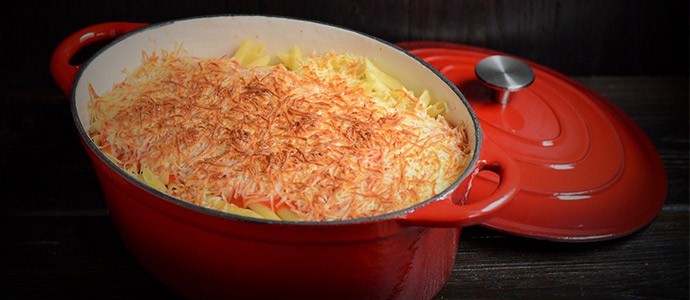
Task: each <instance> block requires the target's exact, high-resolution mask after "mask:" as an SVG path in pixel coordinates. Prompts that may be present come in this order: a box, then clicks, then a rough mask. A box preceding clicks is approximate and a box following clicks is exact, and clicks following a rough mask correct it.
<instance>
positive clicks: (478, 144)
mask: <svg viewBox="0 0 690 300" xmlns="http://www.w3.org/2000/svg"><path fill="white" fill-rule="evenodd" d="M232 17H241V18H247V17H248V18H253V17H261V18H271V19H283V20H287V21H300V22H305V23H307V24H309V23H311V24H315V25H321V26H327V27H333V28H337V29H341V30H344V31H349V32H351V33H354V34H356V35H359V36H361V37H363V38H365V39H372V40H374V41H376V42H379V43H382V44H384V45H386V46H389V47H391V48H393V49H395V50H397V51H398V52H399V53H401V54H404V55H407V56H408V57H410V58H412V59H414V60H416V61H417V62H418V63H420V64H421V65H422V66H424V67H426V68H427V69H429V70H430V71H432V72H433V73H434V74H435V75H436V76H437V77H439V79H441V80H442V81H443V82H444V83H445V84H446V85H447V86H448V87H449V88H450V89H451V90H452V91H453V93H454V94H455V95H456V96H458V98H459V99H460V101H461V102H462V104H463V105H464V106H465V108H466V109H467V111H468V114H469V115H470V117H471V120H472V126H473V128H474V132H475V134H474V136H475V146H474V149H473V156H472V158H471V160H470V162H469V164H468V165H467V167H466V168H465V170H464V171H463V173H462V174H461V175H460V176H459V177H458V179H457V180H455V181H454V182H453V184H451V185H450V186H449V187H447V188H446V189H445V190H443V191H442V192H440V193H438V194H436V195H435V196H433V197H431V198H429V199H427V200H424V201H422V202H419V203H417V204H415V205H412V206H409V207H406V208H404V209H401V210H397V211H394V212H390V213H386V214H380V215H375V216H371V217H364V218H355V219H346V220H335V221H316V222H314V221H285V220H269V219H258V218H251V217H245V216H241V215H236V214H231V213H226V212H222V211H219V210H215V209H211V208H206V207H203V206H200V205H196V204H193V203H190V202H187V201H185V200H182V199H179V198H176V197H173V196H171V195H168V194H166V193H164V192H161V191H159V190H157V189H155V188H153V187H151V186H149V185H147V184H145V183H143V182H140V181H139V180H137V179H135V178H133V177H132V176H131V175H130V174H129V173H127V172H126V171H125V170H123V169H122V168H121V167H119V166H118V165H116V164H115V163H114V162H112V161H111V160H110V159H108V158H107V157H106V156H105V154H104V153H103V152H102V151H101V150H100V149H98V147H97V146H96V144H95V143H94V142H93V140H92V139H91V138H90V137H89V135H88V132H87V130H86V129H85V127H84V125H83V124H82V122H81V120H80V119H79V115H78V111H77V105H76V102H77V101H76V94H77V93H76V87H77V83H78V82H79V81H80V79H81V77H82V74H83V72H84V70H86V69H87V68H88V66H89V65H90V64H91V62H92V61H93V60H94V59H96V58H97V57H98V56H99V55H101V53H103V52H105V51H107V50H108V49H109V48H111V47H113V46H114V45H116V44H118V43H120V42H122V41H123V40H125V39H127V38H129V37H131V36H134V35H137V34H140V33H142V32H144V31H146V30H151V29H155V28H159V27H164V26H167V25H171V24H173V23H175V22H180V21H193V20H201V19H210V18H232ZM70 90H71V95H70V97H69V101H70V110H71V113H72V118H73V121H74V123H75V125H76V127H77V130H78V132H79V135H80V138H81V139H82V140H83V141H84V142H85V144H86V145H87V147H88V148H89V150H90V151H92V152H93V153H94V154H95V156H96V157H98V159H100V160H101V161H102V162H103V163H105V165H106V166H108V168H109V169H111V170H113V171H115V172H116V173H117V174H118V175H119V176H120V177H122V178H123V179H125V180H127V181H128V182H129V183H131V184H133V185H135V186H137V187H139V188H141V189H143V190H145V191H147V192H149V193H151V194H153V195H154V196H156V198H158V199H161V200H165V201H168V202H170V203H172V204H176V205H178V206H182V207H184V208H186V209H190V210H192V211H195V212H199V213H202V214H205V215H210V216H213V217H218V218H223V219H231V220H235V221H242V222H250V223H258V224H279V225H298V226H307V227H308V226H337V225H353V224H363V223H372V222H380V221H386V220H395V219H396V218H398V217H401V216H403V215H405V214H408V213H411V212H413V211H414V210H416V209H418V208H420V207H423V206H426V205H429V204H431V203H433V202H435V201H437V200H440V199H444V198H446V197H448V196H449V195H450V194H451V193H452V192H454V191H455V190H456V189H457V188H458V187H459V186H460V184H461V183H462V182H463V181H464V180H465V179H467V178H468V176H469V175H470V174H471V173H472V172H474V169H475V168H476V165H477V162H478V160H479V156H480V152H481V148H482V141H483V133H482V129H481V126H480V125H479V120H478V119H477V115H476V114H475V112H474V110H473V109H472V107H471V106H470V104H469V102H468V101H467V99H466V98H465V95H464V94H462V92H460V90H459V89H458V88H457V86H455V84H453V82H451V81H450V79H448V78H447V77H446V76H445V75H443V74H442V73H441V72H440V71H439V70H437V69H436V68H434V67H433V66H431V65H430V64H429V63H427V62H426V61H424V60H422V59H421V58H418V57H416V56H415V55H413V54H412V53H410V52H409V51H407V50H405V49H403V48H401V47H399V46H397V45H395V44H393V43H391V42H388V41H385V40H383V39H381V38H378V37H375V36H372V35H369V34H366V33H363V32H360V31H357V30H354V29H351V28H347V27H343V26H338V25H334V24H330V23H327V22H323V21H314V20H308V19H300V18H294V17H286V16H278V15H269V14H266V15H260V14H211V15H201V16H193V17H186V18H180V19H174V20H169V21H162V22H157V23H152V24H150V25H147V26H144V27H141V28H137V29H134V30H132V31H129V32H126V33H124V34H122V35H121V36H118V37H116V38H115V39H113V40H112V41H111V42H109V43H108V44H107V45H105V46H103V47H102V48H100V49H98V50H97V51H96V52H95V53H94V54H93V55H91V57H89V58H88V59H87V60H86V61H85V62H84V63H83V64H82V65H81V67H80V68H79V70H78V71H77V74H76V76H75V79H74V82H73V84H72V87H71V88H70Z"/></svg>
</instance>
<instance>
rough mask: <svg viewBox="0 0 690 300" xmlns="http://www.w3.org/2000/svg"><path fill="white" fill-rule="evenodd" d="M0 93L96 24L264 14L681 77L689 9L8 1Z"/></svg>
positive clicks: (646, 1)
mask: <svg viewBox="0 0 690 300" xmlns="http://www.w3.org/2000/svg"><path fill="white" fill-rule="evenodd" d="M9 6H10V7H9V9H7V8H6V9H5V14H6V16H5V18H3V19H4V25H3V26H2V29H0V30H1V32H2V41H3V43H2V44H3V46H2V47H1V48H2V50H0V51H2V52H4V55H3V59H2V60H1V61H2V67H1V68H2V70H5V72H2V80H0V82H2V85H3V86H10V87H11V86H18V85H19V86H21V85H35V84H37V83H39V84H45V85H50V84H52V78H51V77H50V73H49V71H48V61H49V57H50V54H51V52H52V50H53V49H54V48H55V47H56V46H57V44H58V43H59V42H60V41H61V40H62V39H64V38H65V37H66V36H67V35H68V34H70V33H72V32H74V31H77V30H79V29H81V28H84V27H86V26H89V25H93V24H96V23H101V22H110V21H130V22H146V23H156V22H163V21H168V20H174V19H179V18H188V17H193V16H203V15H213V14H268V15H280V16H289V17H295V18H301V19H309V20H316V21H322V22H326V23H331V24H335V25H340V26H344V27H347V28H351V29H354V30H357V31H361V32H364V33H367V34H369V35H373V36H376V37H379V38H382V39H384V40H387V41H390V42H400V41H410V40H437V41H450V42H457V43H463V44H467V45H472V46H477V47H483V48H489V49H493V50H498V51H501V52H505V53H509V54H513V55H517V56H520V57H523V58H525V59H528V60H531V61H533V62H536V63H539V64H542V65H545V66H547V67H550V68H552V69H555V70H557V71H560V72H562V73H564V74H566V75H570V76H590V75H641V76H657V75H670V76H687V75H688V39H689V35H690V34H689V32H688V14H689V10H688V1H687V0H680V1H678V0H674V1H653V0H606V1H599V0H597V1H582V0H494V1H479V0H454V1H439V0H433V1H415V0H403V1H391V0H389V1H385V0H350V1H309V0H290V1H278V0H259V1H248V0H243V1H180V0H176V1H162V0H161V1H142V0H128V1H121V0H120V1H93V0H92V1H45V2H36V1H10V2H9Z"/></svg>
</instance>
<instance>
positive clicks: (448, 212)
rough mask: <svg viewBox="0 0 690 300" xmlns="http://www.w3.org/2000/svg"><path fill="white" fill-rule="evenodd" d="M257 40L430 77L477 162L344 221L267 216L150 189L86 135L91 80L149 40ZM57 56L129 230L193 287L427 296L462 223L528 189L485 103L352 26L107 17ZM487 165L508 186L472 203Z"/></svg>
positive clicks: (218, 293) (221, 291) (129, 61)
mask: <svg viewBox="0 0 690 300" xmlns="http://www.w3.org/2000/svg"><path fill="white" fill-rule="evenodd" d="M246 38H253V39H255V40H256V41H261V42H264V43H265V44H266V50H267V51H269V52H271V53H276V52H278V51H287V50H288V49H289V48H290V47H292V46H293V45H297V46H299V47H300V48H301V49H302V50H303V53H310V52H311V51H316V52H319V53H323V52H325V51H328V50H339V51H340V50H344V51H348V52H350V53H354V54H357V55H363V56H366V57H369V58H370V59H372V60H373V62H374V63H375V64H377V65H378V66H379V67H380V68H381V69H382V70H384V71H386V72H387V73H389V74H391V75H393V76H394V77H397V78H399V79H400V80H401V81H402V82H403V83H404V84H405V86H406V87H408V88H410V89H412V90H414V91H421V90H423V89H428V90H429V91H430V92H431V94H432V95H433V96H434V97H435V98H436V99H444V100H445V101H447V104H448V107H449V109H448V111H447V112H446V114H445V117H446V119H447V120H448V121H449V122H450V123H452V124H457V123H458V122H461V121H463V120H464V121H465V122H467V131H468V134H469V136H470V145H471V147H472V149H473V151H474V155H473V157H472V160H471V164H470V165H469V167H468V168H467V170H466V171H465V172H464V173H463V174H462V176H461V177H460V178H458V179H457V180H456V181H455V182H454V183H453V184H452V186H450V187H449V188H448V189H446V190H445V191H443V192H442V193H440V194H438V195H436V196H435V197H433V198H431V199H428V200H426V201H424V202H422V203H420V204H418V205H415V206H412V207H409V208H407V209H405V210H401V211H397V212H393V213H390V214H386V215H381V216H375V217H370V218H361V219H354V220H346V221H333V222H287V221H270V220H257V219H252V218H245V217H242V216H236V215H231V214H227V213H223V212H218V211H215V210H211V209H205V208H202V207H198V206H196V205H193V204H190V203H187V202H185V201H181V200H179V199H176V198H173V197H170V196H168V195H166V194H164V193H161V192H159V191H157V190H155V189H153V188H150V187H148V186H146V185H145V184H142V183H140V182H139V181H137V180H136V179H134V178H132V177H130V176H129V175H128V174H127V173H126V172H124V171H122V170H121V169H120V168H118V167H117V166H116V165H114V164H113V163H112V162H110V161H109V160H108V159H107V158H106V157H105V155H104V154H103V153H102V152H100V150H98V148H97V147H96V146H95V144H94V143H93V142H92V141H91V139H90V138H89V137H88V135H87V130H88V128H89V126H90V125H89V120H90V119H89V116H88V112H87V102H88V100H89V92H88V89H87V85H88V84H92V85H93V87H94V89H95V90H96V92H97V93H103V92H104V91H106V90H109V89H111V88H112V86H113V84H114V83H116V82H119V81H121V80H123V79H124V73H123V70H125V69H128V70H132V69H134V68H135V67H136V66H137V65H138V64H139V63H140V62H141V54H142V50H145V51H147V52H148V53H150V52H152V51H157V50H160V49H168V50H171V49H173V48H174V47H175V46H176V45H183V47H184V48H185V49H187V50H188V51H189V53H190V54H193V55H196V56H207V55H222V54H226V55H227V54H230V53H234V50H235V49H236V48H237V46H238V45H239V43H240V42H241V41H243V40H244V39H246ZM102 40H113V41H112V42H110V43H108V45H106V46H104V47H103V48H102V49H101V50H100V51H99V52H97V53H96V54H95V55H93V56H92V57H91V58H90V59H89V60H88V61H87V62H85V63H84V64H81V65H71V64H70V60H71V59H72V58H73V57H74V55H75V54H76V53H77V51H79V50H80V49H83V48H84V47H85V46H87V45H90V44H93V43H94V42H97V41H102ZM50 67H51V72H52V74H53V76H54V78H55V81H56V82H57V83H58V85H59V86H60V88H61V89H62V90H63V92H64V93H65V94H66V95H67V96H68V97H69V100H70V105H71V109H72V114H73V118H74V123H75V125H76V129H77V131H78V134H79V136H80V138H81V141H82V142H83V145H84V148H85V149H86V151H87V153H88V155H89V157H90V159H91V162H92V165H93V167H94V169H95V171H96V174H97V176H98V180H99V183H100V185H101V189H102V191H103V193H104V196H105V199H106V202H107V205H108V208H109V210H110V213H111V216H112V218H113V220H114V223H115V225H116V227H117V229H118V232H119V234H120V236H121V238H122V240H123V241H124V243H125V244H126V246H127V247H128V249H129V250H130V251H131V253H132V254H133V255H134V257H136V259H138V261H139V262H140V263H141V264H142V265H143V266H144V267H145V268H146V269H147V270H148V271H150V272H151V273H152V274H153V275H155V276H156V277H157V278H159V279H160V280H161V281H162V282H164V283H165V284H167V285H168V286H169V287H171V288H172V289H174V290H176V291H178V292H179V293H181V294H182V295H185V296H187V297H189V298H199V299H209V298H237V299H241V298H250V299H258V298H315V299H335V298H349V299H384V298H385V299H391V298H396V299H428V298H431V297H433V296H434V295H435V294H436V293H438V291H439V290H440V289H441V288H442V287H443V285H444V284H445V283H446V281H447V280H448V277H449V275H450V273H451V269H452V267H453V263H454V261H455V254H456V251H457V247H458V240H459V233H460V230H461V228H462V227H463V226H468V225H473V224H478V223H481V222H483V221H485V220H487V219H488V218H491V217H492V216H493V215H495V214H496V213H497V212H499V211H500V210H501V209H502V208H504V207H505V206H506V205H508V204H509V202H510V200H511V199H512V198H513V197H514V196H515V194H516V193H517V189H518V183H519V172H518V169H517V167H516V165H515V163H514V162H513V161H512V159H511V158H510V157H508V156H507V155H506V154H505V153H503V152H501V151H500V150H499V149H498V148H497V147H495V146H493V144H492V143H490V142H488V141H487V140H484V139H482V133H481V128H480V127H479V124H478V121H477V119H476V116H475V114H474V112H473V111H472V109H471V108H470V106H469V104H468V102H467V100H466V99H465V98H464V96H463V95H462V94H461V93H460V91H459V90H458V89H457V88H456V87H455V86H454V85H453V84H452V83H451V82H450V81H448V80H447V79H446V78H445V77H444V76H443V75H441V74H440V73H439V72H438V71H437V70H435V69H433V68H432V67H431V66H429V65H428V64H426V63H425V62H423V61H422V60H420V59H418V58H416V57H414V56H413V55H411V54H409V53H408V52H406V51H405V50H402V49H400V48H398V47H396V46H394V45H392V44H390V43H387V42H385V41H382V40H379V39H376V38H373V37H370V36H366V35H363V34H361V33H357V32H354V31H352V30H348V29H344V28H339V27H334V26H330V25H327V24H322V23H315V22H309V21H304V20H296V19H287V18H280V17H269V16H209V17H199V18H192V19H184V20H177V21H171V22H165V23H161V24H152V25H149V24H135V23H117V22H116V23H102V24H96V25H93V26H90V27H88V28H85V29H82V30H80V31H78V32H75V33H74V34H72V35H70V36H69V37H67V38H66V39H65V40H63V41H62V42H61V43H60V44H59V45H58V47H57V48H56V49H55V51H54V54H53V56H52V58H51V63H50ZM482 170H488V171H490V172H493V173H496V174H498V176H499V177H500V184H499V185H498V188H497V189H496V190H495V192H494V193H493V194H491V195H490V196H488V197H487V198H486V199H483V200H481V201H475V202H474V203H466V201H465V200H466V198H467V194H468V192H469V188H470V186H471V181H472V178H474V176H475V175H476V174H477V173H478V172H480V171H482ZM487 194H489V193H487Z"/></svg>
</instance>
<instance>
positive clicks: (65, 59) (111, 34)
mask: <svg viewBox="0 0 690 300" xmlns="http://www.w3.org/2000/svg"><path fill="white" fill-rule="evenodd" d="M147 25H149V24H146V23H128V22H108V23H100V24H95V25H91V26H89V27H86V28H84V29H81V30H79V31H77V32H75V33H72V34H71V35H69V36H68V37H67V38H65V39H64V40H62V42H60V44H58V46H57V47H56V48H55V50H54V51H53V54H52V56H51V57H50V72H51V73H52V74H53V79H54V80H55V83H57V85H58V86H59V87H60V89H61V90H62V92H63V93H64V94H65V96H67V97H69V96H70V94H71V90H72V84H73V83H74V78H75V77H76V76H77V71H79V68H81V65H72V64H70V60H71V59H72V58H73V57H74V55H75V54H76V53H77V52H79V50H81V49H83V48H84V47H86V46H88V45H91V44H93V43H95V42H98V41H103V40H109V39H110V40H112V39H115V38H117V37H119V36H121V35H123V34H125V33H127V32H130V31H132V30H135V29H138V28H141V27H144V26H147Z"/></svg>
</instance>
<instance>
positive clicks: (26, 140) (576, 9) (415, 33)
mask: <svg viewBox="0 0 690 300" xmlns="http://www.w3.org/2000/svg"><path fill="white" fill-rule="evenodd" d="M688 2H689V1H688V0H680V1H679V0H672V1H659V0H655V1H653V0H597V1H589V0H588V1H581V0H494V1H480V0H451V1H437V0H434V1H422V0H403V1H383V0H351V1H306V0H288V1H276V0H271V1H269V0H263V1H191V0H190V1H179V0H178V1H160V0H158V1H142V0H139V1H137V0H127V1H11V2H9V3H8V4H5V8H4V9H0V16H2V20H3V23H2V26H0V40H1V41H2V43H1V44H0V54H1V55H2V59H0V64H2V65H0V68H1V70H2V72H0V74H2V75H0V76H1V77H0V190H1V191H2V196H0V200H2V204H3V207H2V208H0V239H2V252H3V254H4V255H0V298H2V299H142V298H146V299H150V297H148V295H147V294H151V293H152V294H156V295H158V296H160V297H162V298H168V299H177V295H175V294H174V293H172V292H171V291H170V290H169V289H168V288H166V287H165V286H163V285H162V284H161V283H160V282H158V281H157V280H156V279H155V278H153V277H152V276H151V275H150V274H148V273H147V272H146V271H145V270H143V269H142V267H141V266H140V265H139V264H137V262H136V261H135V259H134V258H133V257H131V256H130V255H129V252H128V251H127V249H126V248H125V247H124V246H123V244H122V242H121V240H120V239H119V238H118V236H117V232H116V230H115V228H114V226H113V224H112V223H111V220H110V217H109V213H108V210H107V208H106V205H105V201H104V199H103V196H102V194H101V191H100V190H99V188H98V182H97V181H96V178H95V177H94V173H93V170H92V168H91V166H90V163H89V161H88V158H87V156H86V153H85V151H84V149H83V147H82V145H81V144H80V141H79V138H78V135H77V134H76V132H74V128H73V123H72V119H71V118H72V116H71V112H70V108H69V105H67V102H66V99H65V97H64V96H63V95H62V94H61V92H60V90H59V89H58V88H57V86H56V85H55V84H54V82H53V80H52V77H51V75H50V71H49V67H48V65H49V59H50V55H51V53H52V51H53V50H54V49H55V47H56V46H57V45H58V43H59V42H60V41H61V40H62V39H64V38H65V37H67V36H68V35H69V34H71V33H73V32H75V31H77V30H79V29H82V28H85V27H87V26H90V25H94V24H97V23H101V22H112V21H128V22H146V23H157V22H164V21H169V20H175V19H180V18H188V17H194V16H203V15H217V14H267V15H279V16H289V17H295V18H300V19H307V20H315V21H321V22H326V23H330V24H334V25H340V26H344V27H347V28H351V29H354V30H357V31H360V32H363V33H366V34H369V35H372V36H376V37H379V38H381V39H384V40H387V41H389V42H393V43H395V42H401V41H414V40H434V41H448V42H456V43H462V44H466V45H470V46H475V47H482V48H487V49H491V50H497V51H501V52H504V53H508V54H512V55H516V56H519V57H522V58H525V59H528V60H530V61H533V62H536V63H538V64H541V65H544V66H547V67H549V68H551V69H554V70H556V71H559V72H561V73H563V74H565V75H567V76H571V77H573V78H574V79H575V80H577V81H579V82H581V83H583V84H584V85H586V86H589V87H591V88H592V89H594V90H595V91H597V92H599V93H601V94H602V95H603V96H604V97H606V98H608V99H610V100H611V101H612V103H614V104H615V105H617V106H619V107H620V108H621V109H622V110H623V111H624V112H626V113H627V114H628V115H629V116H630V117H631V119H632V120H634V121H635V122H636V123H637V124H638V125H640V127H641V128H642V129H643V130H644V131H645V133H647V134H648V135H649V137H650V139H651V140H652V142H653V143H654V145H655V146H656V147H657V150H658V151H659V155H660V157H661V158H662V160H663V162H664V165H665V167H666V172H667V176H668V183H669V185H668V188H669V189H668V196H667V199H666V203H665V206H664V208H663V209H662V211H661V212H660V214H659V216H658V218H657V219H656V220H654V222H652V223H651V224H650V225H649V227H646V228H644V229H642V230H640V231H639V232H637V233H636V234H634V235H631V236H629V237H624V238H620V239H615V240H611V241H604V242H599V243H582V244H569V243H553V242H547V241H539V240H533V239H528V238H521V237H516V236H514V235H511V234H503V233H500V232H494V231H491V230H489V229H486V228H482V227H470V228H463V231H462V237H461V246H460V247H459V250H458V258H459V259H458V261H457V262H456V264H455V266H454V268H453V273H452V275H451V278H450V280H449V282H448V283H447V285H446V286H445V287H444V289H443V290H442V291H441V292H440V293H439V295H438V296H437V298H453V299H463V298H468V297H469V298H495V299H505V298H523V299H534V298H550V299H553V298H556V299H598V298H602V299H619V298H635V299H638V298H647V299H688V284H689V281H688V276H689V273H688V272H689V271H688V258H689V256H688V255H689V253H688V247H689V244H688V237H689V233H688V230H689V228H690V227H689V225H688V222H689V221H688V220H689V219H688V202H689V199H688V198H689V197H688V181H689V179H688V167H689V165H690V163H689V162H688V152H689V150H688V147H689V145H688V129H689V128H688V127H690V123H689V121H688V113H689V108H688V105H689V100H688V99H689V98H688V90H689V88H688V86H689V80H688V70H689V63H688V57H689V56H690V53H689V52H690V50H689V49H688V41H689V40H690V31H689V28H690V22H689V15H690V9H689V4H688ZM94 50H95V48H89V49H88V50H87V51H85V53H83V54H82V55H80V56H79V57H80V59H85V58H86V57H88V56H89V53H93V51H94ZM27 185H31V186H32V187H31V188H23V187H24V186H27ZM641 196H643V195H641Z"/></svg>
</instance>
